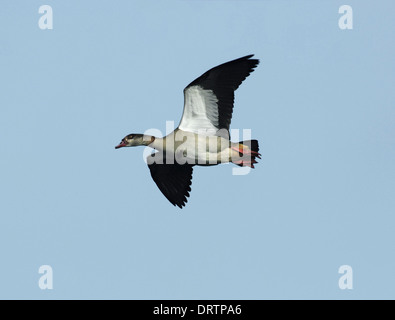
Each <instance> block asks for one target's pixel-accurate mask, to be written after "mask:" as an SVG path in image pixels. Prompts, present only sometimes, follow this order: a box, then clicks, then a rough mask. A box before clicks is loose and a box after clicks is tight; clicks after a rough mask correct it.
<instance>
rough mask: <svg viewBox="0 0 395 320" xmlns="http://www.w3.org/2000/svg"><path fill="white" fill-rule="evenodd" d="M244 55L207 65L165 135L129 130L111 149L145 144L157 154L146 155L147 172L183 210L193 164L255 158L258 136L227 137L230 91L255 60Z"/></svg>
mask: <svg viewBox="0 0 395 320" xmlns="http://www.w3.org/2000/svg"><path fill="white" fill-rule="evenodd" d="M252 57H253V55H248V56H245V57H242V58H239V59H236V60H232V61H229V62H226V63H224V64H221V65H219V66H217V67H215V68H212V69H210V70H209V71H207V72H206V73H204V74H203V75H201V76H200V77H199V78H197V79H196V80H194V81H192V82H191V83H190V84H189V85H188V86H187V87H186V88H185V89H184V112H183V115H182V118H181V122H180V124H179V126H178V128H176V129H175V130H174V131H173V132H172V133H170V134H169V135H167V136H166V137H164V138H158V137H153V136H149V135H144V134H129V135H127V136H126V137H125V138H123V139H122V141H121V143H120V144H118V145H117V146H116V147H115V148H116V149H119V148H122V147H134V146H148V147H151V148H153V149H155V150H157V152H154V153H152V154H151V155H150V156H148V157H147V164H148V167H149V169H150V172H151V176H152V178H153V180H154V181H155V183H156V185H157V186H158V188H159V190H160V191H161V192H162V193H163V195H164V196H165V197H166V198H167V199H168V200H169V201H170V202H171V203H172V204H173V205H174V206H178V207H180V208H182V207H183V206H185V204H186V202H187V201H188V199H187V197H189V192H190V191H191V183H192V170H193V166H195V165H200V166H209V165H217V164H220V163H228V162H232V163H234V164H236V165H238V166H249V167H251V168H254V163H256V160H255V158H259V159H260V153H259V152H258V151H259V145H258V141H257V140H248V141H241V142H238V143H234V142H231V141H230V136H229V126H230V121H231V119H232V111H233V102H234V91H235V90H236V89H237V88H238V87H239V85H240V84H241V83H242V82H243V81H244V79H245V78H247V77H248V76H249V75H250V73H251V72H253V71H254V68H255V67H256V66H257V65H258V64H259V60H257V59H251V58H252Z"/></svg>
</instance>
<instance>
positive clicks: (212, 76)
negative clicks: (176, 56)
mask: <svg viewBox="0 0 395 320" xmlns="http://www.w3.org/2000/svg"><path fill="white" fill-rule="evenodd" d="M251 57H253V55H249V56H245V57H242V58H239V59H236V60H233V61H229V62H226V63H224V64H221V65H219V66H217V67H215V68H212V69H210V70H209V71H207V72H206V73H204V74H203V75H201V76H200V77H199V78H197V79H196V80H194V81H193V82H191V83H190V84H189V85H188V86H187V87H186V88H185V89H184V112H183V115H182V118H181V122H180V125H179V126H178V127H179V129H181V130H183V131H190V132H194V133H198V132H200V133H201V132H202V130H206V131H208V132H211V134H213V135H214V134H216V133H217V131H218V130H220V129H226V130H228V131H229V126H230V122H231V120H232V112H233V102H234V91H235V90H236V89H237V88H238V87H239V86H240V84H241V83H242V82H243V81H244V79H245V78H247V77H248V76H249V75H250V73H251V72H253V71H254V68H255V67H256V66H257V65H258V63H259V60H257V59H250V58H251Z"/></svg>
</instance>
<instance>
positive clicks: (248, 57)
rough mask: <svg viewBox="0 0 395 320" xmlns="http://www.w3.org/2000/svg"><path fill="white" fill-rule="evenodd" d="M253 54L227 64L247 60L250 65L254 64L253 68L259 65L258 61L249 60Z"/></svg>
mask: <svg viewBox="0 0 395 320" xmlns="http://www.w3.org/2000/svg"><path fill="white" fill-rule="evenodd" d="M254 55H255V54H249V55H246V56H244V57H241V58H238V59H235V60H233V61H229V62H236V61H242V60H248V61H249V62H252V64H254V66H253V68H255V67H256V66H257V65H258V64H259V62H260V61H259V59H251V58H252V57H253V56H254Z"/></svg>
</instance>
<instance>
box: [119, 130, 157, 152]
mask: <svg viewBox="0 0 395 320" xmlns="http://www.w3.org/2000/svg"><path fill="white" fill-rule="evenodd" d="M154 140H155V137H152V136H148V135H144V134H139V133H131V134H128V135H127V136H126V137H125V138H123V139H122V141H121V142H120V143H119V144H118V145H117V146H116V147H115V149H119V148H122V147H137V146H148V145H149V144H151V143H152V142H153V141H154Z"/></svg>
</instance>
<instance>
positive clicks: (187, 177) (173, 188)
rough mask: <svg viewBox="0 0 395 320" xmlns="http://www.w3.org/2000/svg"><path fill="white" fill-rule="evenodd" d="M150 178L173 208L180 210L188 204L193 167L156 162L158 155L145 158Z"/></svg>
mask: <svg viewBox="0 0 395 320" xmlns="http://www.w3.org/2000/svg"><path fill="white" fill-rule="evenodd" d="M147 164H148V168H149V169H150V172H151V177H152V179H153V180H154V181H155V183H156V185H157V186H158V188H159V190H160V191H161V192H162V193H163V195H164V196H165V197H166V198H167V200H169V201H170V202H171V203H172V204H173V205H174V206H178V207H180V208H182V207H183V206H185V204H186V203H187V202H188V199H187V198H188V197H189V192H190V191H191V184H192V171H193V165H190V164H178V163H177V162H175V161H174V163H173V164H170V163H166V159H161V160H160V161H158V154H157V153H156V154H154V155H150V156H148V157H147Z"/></svg>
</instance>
